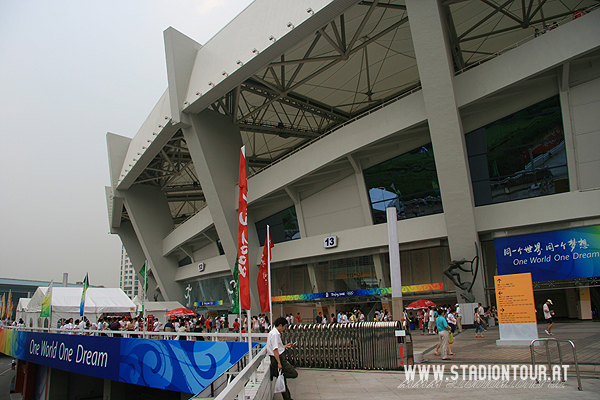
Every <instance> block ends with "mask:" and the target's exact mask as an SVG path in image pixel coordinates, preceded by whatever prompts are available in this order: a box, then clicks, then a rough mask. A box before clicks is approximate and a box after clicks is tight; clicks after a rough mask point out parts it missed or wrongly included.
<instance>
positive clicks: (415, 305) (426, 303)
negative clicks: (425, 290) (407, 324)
mask: <svg viewBox="0 0 600 400" xmlns="http://www.w3.org/2000/svg"><path fill="white" fill-rule="evenodd" d="M430 306H433V307H435V303H434V302H433V301H430V300H424V299H420V300H415V301H413V302H412V303H410V304H409V305H408V306H406V309H407V310H420V309H421V308H427V307H430Z"/></svg>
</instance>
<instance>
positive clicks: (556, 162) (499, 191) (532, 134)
mask: <svg viewBox="0 0 600 400" xmlns="http://www.w3.org/2000/svg"><path fill="white" fill-rule="evenodd" d="M465 139H466V143H467V152H468V156H469V166H470V170H471V180H472V184H473V194H474V198H475V205H476V206H482V205H487V204H494V203H503V202H507V201H513V200H519V199H525V198H531V197H538V196H545V195H550V194H555V193H562V192H568V191H569V177H568V171H567V156H566V151H565V140H564V133H563V121H562V113H561V108H560V100H559V98H558V96H554V97H551V98H549V99H547V100H544V101H542V102H540V103H537V104H534V105H533V106H530V107H527V108H525V109H523V110H521V111H518V112H516V113H514V114H511V115H509V116H507V117H505V118H502V119H500V120H498V121H495V122H493V123H491V124H489V125H486V126H484V127H483V128H480V129H477V130H475V131H472V132H469V133H467V134H466V136H465Z"/></svg>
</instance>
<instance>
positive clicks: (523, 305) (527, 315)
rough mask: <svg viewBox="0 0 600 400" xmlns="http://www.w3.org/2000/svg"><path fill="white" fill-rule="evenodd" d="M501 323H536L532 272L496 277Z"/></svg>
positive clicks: (499, 319)
mask: <svg viewBox="0 0 600 400" xmlns="http://www.w3.org/2000/svg"><path fill="white" fill-rule="evenodd" d="M494 284H495V286H496V304H497V308H498V322H499V323H500V324H523V323H536V317H535V303H534V300H533V283H532V280H531V273H529V272H528V273H525V274H513V275H498V276H495V277H494Z"/></svg>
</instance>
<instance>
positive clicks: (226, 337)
mask: <svg viewBox="0 0 600 400" xmlns="http://www.w3.org/2000/svg"><path fill="white" fill-rule="evenodd" d="M2 328H3V329H13V330H19V331H25V332H40V333H59V334H63V335H84V336H107V337H119V338H131V339H163V340H179V339H180V337H185V339H181V340H205V341H212V342H217V341H222V342H239V341H241V342H248V334H247V333H244V334H240V333H229V332H214V333H204V332H203V333H195V332H154V331H121V330H119V331H112V330H95V329H84V330H79V329H71V330H64V329H57V328H36V327H24V326H3V327H2ZM267 336H268V333H255V332H253V333H252V342H259V343H265V342H266V341H267ZM200 337H201V338H202V339H199V338H200Z"/></svg>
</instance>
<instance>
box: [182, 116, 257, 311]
mask: <svg viewBox="0 0 600 400" xmlns="http://www.w3.org/2000/svg"><path fill="white" fill-rule="evenodd" d="M189 121H190V126H189V127H185V128H183V134H184V136H185V140H186V143H187V145H188V149H189V150H190V155H191V156H192V160H193V161H194V167H195V170H196V173H197V175H198V179H199V180H200V185H201V186H202V190H203V191H204V196H205V197H206V203H207V206H208V208H209V210H210V214H211V216H212V218H213V222H214V224H215V229H216V230H217V234H218V235H219V239H220V240H221V245H222V246H223V250H224V251H225V257H226V258H227V262H228V263H229V267H230V268H231V272H232V273H233V270H234V267H235V261H236V258H237V236H238V213H237V206H238V186H237V185H238V179H239V164H240V148H241V147H242V138H241V136H240V130H239V128H238V127H237V126H236V125H234V124H233V123H232V122H231V117H228V116H226V115H222V114H219V113H217V112H215V111H212V110H204V111H202V112H200V113H199V114H194V115H189ZM248 192H250V193H251V192H252V187H249V188H248ZM248 245H249V254H248V257H249V259H250V260H257V259H258V258H257V257H258V255H259V242H258V235H257V233H256V229H255V226H254V220H253V218H252V216H251V215H250V214H249V215H248ZM249 266H250V295H251V298H252V306H253V307H252V311H253V314H254V313H255V308H254V307H255V306H256V307H257V308H256V310H258V307H260V303H259V300H258V293H257V289H256V284H255V282H256V278H257V277H258V266H256V265H254V263H252V262H251V263H250V264H249Z"/></svg>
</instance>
